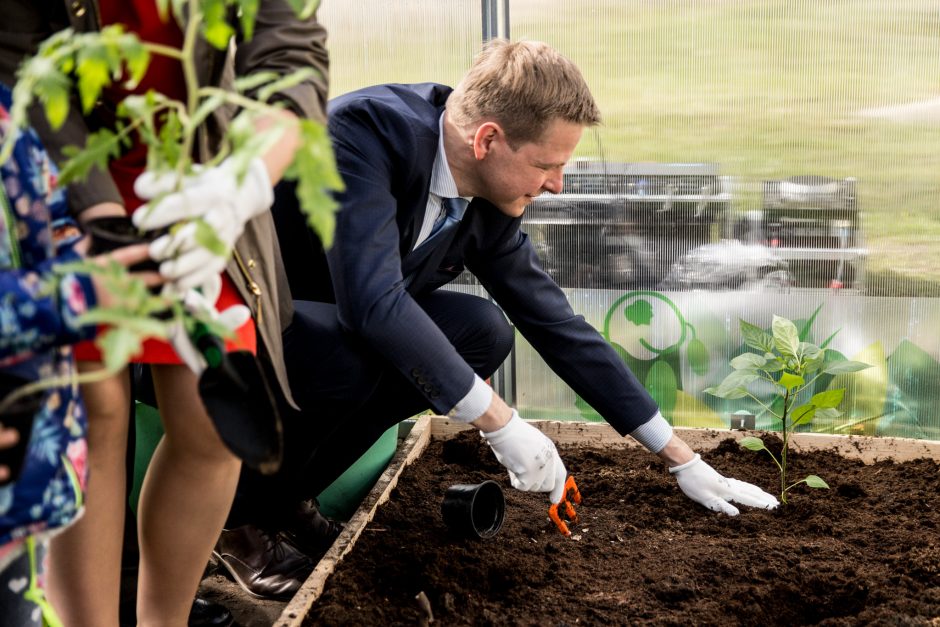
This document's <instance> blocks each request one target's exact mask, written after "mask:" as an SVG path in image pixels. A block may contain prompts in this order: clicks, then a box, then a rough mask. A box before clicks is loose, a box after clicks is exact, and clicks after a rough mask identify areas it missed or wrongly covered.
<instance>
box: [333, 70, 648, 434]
mask: <svg viewBox="0 0 940 627" xmlns="http://www.w3.org/2000/svg"><path fill="white" fill-rule="evenodd" d="M450 93H451V89H450V88H449V87H445V86H443V85H436V84H432V83H424V84H417V85H395V84H393V85H380V86H376V87H369V88H366V89H361V90H358V91H355V92H352V93H350V94H346V95H344V96H341V97H339V98H336V99H334V100H333V101H332V102H331V103H330V106H329V132H330V135H331V138H332V141H333V146H334V150H335V154H336V161H337V165H338V167H339V171H340V174H341V175H342V177H343V180H344V182H345V184H346V190H345V191H344V192H342V193H341V194H339V195H338V200H339V202H340V204H341V209H340V211H339V213H338V214H337V222H336V233H335V237H334V244H333V247H332V248H331V249H330V250H329V251H328V252H327V259H328V262H329V270H330V275H331V277H332V283H333V285H332V287H333V291H334V294H335V299H336V304H337V312H338V316H339V320H340V323H341V324H342V325H343V327H345V328H346V329H349V330H350V331H351V332H353V333H356V334H357V335H359V336H360V337H361V338H362V339H363V340H364V341H365V342H366V343H367V344H369V345H370V346H371V347H372V348H373V349H374V350H376V351H377V352H378V353H379V354H380V355H382V356H383V357H384V358H385V359H387V360H388V361H389V362H390V363H391V364H393V365H394V367H395V368H397V369H398V370H399V371H400V372H401V373H402V374H403V375H404V376H405V377H406V378H408V379H409V380H411V381H412V382H414V383H415V386H416V388H417V389H419V390H420V391H421V393H422V394H424V396H425V397H426V398H427V400H428V403H429V404H430V406H431V407H433V408H434V410H436V411H438V412H440V413H445V412H447V411H449V410H450V409H451V408H453V407H454V405H456V404H457V402H458V401H460V400H461V399H462V398H463V397H464V396H465V395H466V394H467V392H469V390H470V387H471V385H472V384H473V378H474V373H473V371H472V369H471V368H470V366H469V365H467V363H466V362H464V360H463V359H462V358H461V357H460V355H459V354H458V353H457V351H456V350H455V349H454V347H453V346H452V345H451V344H450V342H449V341H448V340H447V338H446V337H445V336H444V334H443V333H442V332H441V331H440V330H439V329H438V328H437V326H436V325H435V324H434V323H433V322H432V321H431V319H430V318H429V317H428V316H427V315H426V314H425V313H424V311H423V310H422V309H421V307H420V306H418V304H417V303H416V302H415V300H414V298H413V296H414V295H417V294H420V293H423V292H426V291H430V290H434V289H436V288H438V287H440V286H441V285H444V284H446V283H447V282H449V281H451V280H453V279H454V278H456V277H457V275H459V274H460V273H461V272H462V271H463V270H464V269H467V270H469V271H470V272H471V273H473V274H474V275H475V276H476V277H477V278H478V279H479V280H480V282H481V283H482V285H483V286H484V287H485V288H486V290H487V291H488V292H489V293H490V294H491V295H492V296H493V298H494V299H495V300H496V302H497V303H498V304H499V305H500V307H502V309H503V311H504V312H505V313H506V314H507V315H508V317H509V319H510V320H511V321H512V322H513V324H515V326H516V327H517V328H518V329H519V330H520V331H521V332H522V334H523V335H524V336H525V338H526V339H527V340H528V341H529V342H530V343H531V344H532V346H533V347H534V348H535V349H536V351H538V353H539V354H540V355H541V356H542V358H543V359H544V360H545V361H546V363H548V365H549V366H550V367H551V368H552V369H553V370H554V371H555V372H556V373H557V374H558V375H559V376H560V377H561V378H562V379H563V380H564V381H565V382H566V383H568V385H570V386H571V387H572V388H573V389H574V390H575V391H576V392H577V393H578V394H580V395H581V397H582V398H584V399H585V400H586V401H587V402H588V403H589V404H590V405H591V406H592V407H593V408H594V409H595V410H597V411H598V413H600V414H601V415H602V416H604V418H605V419H606V420H607V421H608V422H610V423H611V424H612V425H613V426H614V427H615V428H616V429H617V430H618V431H619V432H620V433H621V434H626V433H629V432H631V431H633V430H634V429H636V428H637V427H639V426H640V425H642V424H643V423H645V422H647V421H648V420H649V419H650V418H652V417H653V416H654V415H655V414H656V412H657V407H656V404H655V402H654V401H653V399H652V398H651V397H650V396H649V394H648V393H647V392H646V390H645V389H644V388H643V386H642V385H640V384H639V382H638V381H637V380H636V378H635V377H634V376H633V374H632V373H630V371H629V370H628V369H627V368H626V366H625V365H624V363H623V361H622V360H621V359H620V357H619V356H618V355H617V353H616V352H615V351H614V350H613V349H612V348H611V347H610V345H609V344H607V342H605V341H604V339H603V338H602V337H601V336H600V334H599V333H598V332H597V331H596V330H595V329H594V328H593V327H591V326H590V325H589V324H587V322H585V320H584V318H583V317H582V316H579V315H575V313H574V312H573V311H572V309H571V306H570V305H569V304H568V301H567V299H566V298H565V295H564V293H563V292H562V291H561V289H560V288H559V287H558V286H557V285H556V284H555V282H554V281H553V280H552V279H551V278H550V277H549V276H548V275H547V274H546V273H545V272H544V271H543V270H542V268H541V266H540V264H539V261H538V259H537V257H536V254H535V250H534V249H533V247H532V244H531V243H530V241H529V239H528V237H527V236H526V234H525V233H524V232H522V231H521V230H520V223H521V218H511V217H509V216H507V215H505V214H503V213H501V212H500V211H499V210H498V209H497V208H496V207H495V206H493V205H492V204H491V203H489V202H488V201H486V200H485V199H483V198H476V199H474V200H473V202H472V203H471V204H470V206H469V207H468V209H467V212H466V214H465V216H464V218H463V220H462V222H461V224H460V227H459V229H458V231H457V233H456V236H455V237H454V239H453V241H452V243H451V244H450V246H449V247H447V249H446V250H442V251H440V252H439V253H438V254H437V255H436V256H434V257H432V260H431V263H429V264H425V265H424V266H423V267H422V268H421V269H419V271H418V274H417V275H416V278H415V279H414V280H413V281H412V283H411V284H410V285H409V286H408V288H407V289H406V288H405V287H404V285H403V282H402V272H401V263H402V259H403V258H404V257H405V256H406V255H407V254H408V253H409V252H411V250H412V248H413V247H414V243H415V240H416V238H417V236H418V233H419V232H420V230H421V224H422V222H423V221H424V214H425V209H426V205H427V200H428V193H429V187H430V181H431V171H432V167H433V164H434V157H435V155H436V153H437V148H438V137H439V133H440V130H439V125H438V121H439V119H440V116H441V114H442V113H443V111H444V103H445V102H446V100H447V97H448V96H449V95H450ZM418 378H422V380H423V381H424V385H421V386H419V385H418V384H417V379H418Z"/></svg>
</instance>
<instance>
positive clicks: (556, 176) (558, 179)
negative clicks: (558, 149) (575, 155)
mask: <svg viewBox="0 0 940 627" xmlns="http://www.w3.org/2000/svg"><path fill="white" fill-rule="evenodd" d="M564 186H565V182H564V178H563V177H562V172H561V168H559V169H558V170H557V171H555V172H553V173H552V174H551V175H549V177H548V178H546V179H545V182H544V183H543V184H542V189H544V190H545V191H547V192H551V193H552V194H560V193H561V190H562V189H563V188H564Z"/></svg>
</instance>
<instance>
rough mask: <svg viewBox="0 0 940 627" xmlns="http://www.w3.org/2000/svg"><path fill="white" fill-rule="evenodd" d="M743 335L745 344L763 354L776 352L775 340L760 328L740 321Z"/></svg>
mask: <svg viewBox="0 0 940 627" xmlns="http://www.w3.org/2000/svg"><path fill="white" fill-rule="evenodd" d="M740 324H741V335H742V337H743V338H744V343H745V344H746V345H748V346H750V347H751V348H753V349H755V350H758V351H760V352H762V353H772V352H773V350H774V339H773V338H772V337H771V336H770V335H768V334H767V333H765V332H764V330H763V329H761V328H760V327H757V326H754V325H753V324H751V323H749V322H745V321H744V320H741V321H740Z"/></svg>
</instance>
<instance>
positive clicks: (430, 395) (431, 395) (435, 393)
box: [428, 392, 441, 401]
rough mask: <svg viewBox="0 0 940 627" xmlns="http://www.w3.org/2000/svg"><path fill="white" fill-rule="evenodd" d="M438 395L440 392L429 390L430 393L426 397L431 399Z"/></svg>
mask: <svg viewBox="0 0 940 627" xmlns="http://www.w3.org/2000/svg"><path fill="white" fill-rule="evenodd" d="M440 395H441V393H440V392H431V393H430V394H428V397H429V398H430V399H431V400H432V401H433V400H434V399H436V398H437V397H438V396H440Z"/></svg>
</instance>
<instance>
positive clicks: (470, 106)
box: [447, 39, 601, 149]
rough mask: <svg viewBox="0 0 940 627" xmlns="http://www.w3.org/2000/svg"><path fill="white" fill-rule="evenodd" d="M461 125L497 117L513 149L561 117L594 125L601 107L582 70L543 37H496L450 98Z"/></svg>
mask: <svg viewBox="0 0 940 627" xmlns="http://www.w3.org/2000/svg"><path fill="white" fill-rule="evenodd" d="M447 113H448V116H449V117H450V118H451V119H452V120H453V121H454V122H455V123H457V124H458V125H459V126H468V125H471V124H475V123H478V122H482V121H484V120H493V121H495V122H497V123H498V124H500V125H501V126H502V127H503V130H504V131H505V133H506V138H507V140H508V141H509V143H510V145H511V146H512V147H513V149H515V148H518V146H519V144H523V143H526V142H535V141H538V140H539V139H540V138H541V137H542V133H543V132H544V131H545V127H546V126H547V125H548V124H549V123H550V122H552V121H553V120H555V119H561V120H564V121H566V122H571V123H574V124H580V125H582V126H594V125H596V124H598V123H600V121H601V114H600V110H599V109H598V108H597V103H595V102H594V97H593V96H592V95H591V91H590V90H589V89H588V86H587V83H585V81H584V77H583V76H581V71H580V70H578V67H577V66H576V65H575V64H574V63H572V62H571V60H569V59H567V58H565V57H564V56H562V55H561V54H560V53H558V51H556V50H554V49H553V48H552V47H551V46H549V45H548V44H546V43H543V42H540V41H519V42H512V41H508V40H506V39H494V40H492V41H490V42H489V43H487V44H486V45H485V46H484V47H483V50H482V51H481V52H480V53H479V54H478V55H477V57H476V59H474V61H473V65H472V66H471V68H470V71H469V72H467V74H466V76H464V77H463V80H461V81H460V83H459V84H458V85H457V87H456V88H455V89H454V93H453V94H451V96H450V98H448V100H447Z"/></svg>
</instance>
